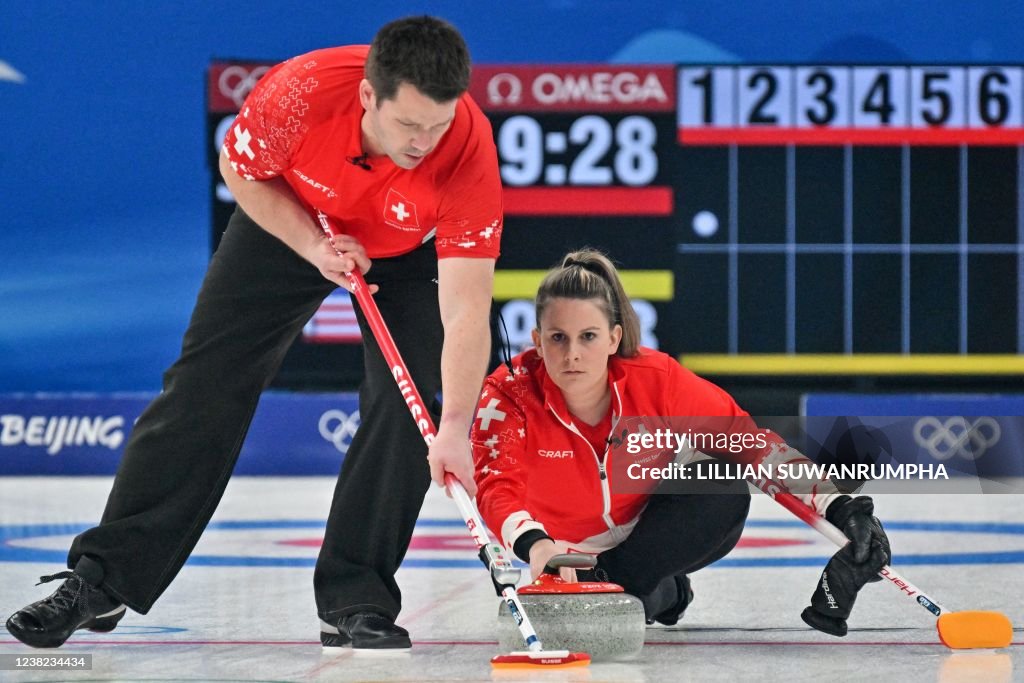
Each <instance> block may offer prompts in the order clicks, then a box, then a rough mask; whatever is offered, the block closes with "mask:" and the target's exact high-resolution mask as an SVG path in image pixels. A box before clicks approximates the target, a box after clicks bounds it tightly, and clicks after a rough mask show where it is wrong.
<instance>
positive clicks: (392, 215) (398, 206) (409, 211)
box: [384, 188, 420, 230]
mask: <svg viewBox="0 0 1024 683" xmlns="http://www.w3.org/2000/svg"><path fill="white" fill-rule="evenodd" d="M384 222H385V223H387V224H388V225H390V226H391V227H393V228H398V229H399V230H419V229H420V219H419V216H417V215H416V205H415V204H414V203H412V202H411V201H409V200H408V199H407V198H406V197H405V196H403V195H402V193H401V192H399V191H398V190H396V189H395V188H391V189H389V190H388V196H387V199H386V200H385V201H384Z"/></svg>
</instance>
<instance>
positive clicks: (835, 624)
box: [800, 496, 892, 637]
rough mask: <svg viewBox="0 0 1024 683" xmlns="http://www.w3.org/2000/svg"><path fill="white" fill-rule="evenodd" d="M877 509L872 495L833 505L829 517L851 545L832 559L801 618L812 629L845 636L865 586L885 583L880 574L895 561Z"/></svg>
mask: <svg viewBox="0 0 1024 683" xmlns="http://www.w3.org/2000/svg"><path fill="white" fill-rule="evenodd" d="M874 510H875V506H874V502H873V501H872V500H871V498H870V497H868V496H860V497H857V498H850V497H849V496H842V497H841V498H837V499H836V500H835V501H834V502H833V503H832V504H831V505H829V507H828V511H827V512H826V513H825V518H826V519H827V520H828V521H830V522H832V524H834V525H836V526H837V527H839V528H840V529H842V530H843V533H844V534H846V536H847V537H848V538H849V539H850V543H847V544H846V545H845V546H844V547H843V548H842V549H840V550H839V552H837V553H836V554H835V555H833V556H832V559H830V560H829V561H828V565H826V566H825V570H824V571H823V572H822V573H821V578H820V579H819V581H818V586H817V588H815V590H814V594H813V595H812V596H811V606H810V607H808V608H806V609H805V610H804V611H803V613H802V614H801V615H800V616H801V618H802V619H803V620H804V622H805V623H806V624H807V625H808V626H811V627H812V628H816V629H818V630H819V631H824V632H825V633H829V634H831V635H834V636H840V637H842V636H845V635H846V631H847V628H846V620H847V618H849V616H850V612H851V611H852V610H853V603H854V602H855V601H856V599H857V593H858V592H859V591H860V589H861V588H863V587H864V585H865V584H867V583H869V582H873V581H880V580H881V578H882V577H880V576H879V575H878V572H879V571H880V570H881V569H882V567H883V566H885V565H887V564H889V562H890V561H891V560H892V551H891V550H890V548H889V539H888V538H887V537H886V535H885V530H884V529H883V528H882V523H881V522H879V521H878V519H877V518H876V517H874V516H873V514H872V513H873V512H874Z"/></svg>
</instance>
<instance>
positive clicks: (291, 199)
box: [7, 17, 502, 649]
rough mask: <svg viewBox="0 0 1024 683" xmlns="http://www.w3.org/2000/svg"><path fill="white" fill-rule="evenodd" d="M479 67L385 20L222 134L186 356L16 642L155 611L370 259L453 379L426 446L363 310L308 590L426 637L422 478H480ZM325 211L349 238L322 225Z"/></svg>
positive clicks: (388, 295)
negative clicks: (267, 402)
mask: <svg viewBox="0 0 1024 683" xmlns="http://www.w3.org/2000/svg"><path fill="white" fill-rule="evenodd" d="M469 72H470V62H469V53H468V50H467V48H466V45H465V42H464V41H463V39H462V37H461V36H460V35H459V33H458V31H457V30H456V29H455V28H453V27H452V26H451V25H449V24H447V23H446V22H444V21H441V20H438V19H435V18H432V17H416V18H408V19H402V20H398V21H395V22H392V23H390V24H388V25H386V26H384V27H383V28H382V29H381V30H380V31H379V32H378V34H377V36H376V37H375V38H374V41H373V44H372V45H370V46H369V47H367V46H352V47H338V48H329V49H325V50H318V51H315V52H311V53H308V54H305V55H301V56H298V57H295V58H293V59H290V60H288V61H286V62H284V63H282V64H280V65H278V66H276V67H274V68H273V69H272V70H270V71H269V72H268V73H267V74H266V75H265V76H264V77H263V79H262V80H261V81H260V82H259V83H258V84H257V86H256V88H255V89H254V90H253V91H252V93H250V95H249V97H248V98H247V100H246V101H245V103H244V104H243V106H242V110H241V111H240V112H239V115H238V118H237V119H236V120H235V122H234V124H233V125H232V126H231V129H230V132H229V133H228V135H227V137H226V139H225V142H224V147H223V149H222V151H221V157H220V169H221V174H222V175H223V176H224V180H225V182H226V183H227V185H228V188H229V189H230V190H231V192H232V193H233V194H234V196H235V198H236V199H237V201H238V208H237V210H236V211H235V213H234V215H233V216H232V218H231V221H230V222H229V224H228V227H227V230H226V231H225V233H224V236H223V239H222V241H221V243H220V247H219V248H218V250H217V252H216V253H215V254H214V256H213V259H212V261H211V263H210V267H209V270H208V271H207V274H206V279H205V280H204V282H203V286H202V289H201V291H200V293H199V298H198V301H197V303H196V307H195V310H194V311H193V314H192V320H191V322H190V324H189V328H188V331H187V332H186V334H185V339H184V343H183V346H182V352H181V356H180V358H179V359H178V360H177V362H175V364H174V365H173V366H172V367H171V368H170V369H169V370H168V371H167V372H166V374H165V375H164V383H163V391H162V393H161V394H160V395H159V396H158V397H157V398H156V399H155V400H154V401H153V403H152V404H151V405H150V406H149V407H148V408H147V409H146V411H145V412H144V413H143V415H142V416H141V417H140V418H139V420H138V422H137V424H136V425H135V428H134V429H133V431H132V434H131V437H130V439H129V441H128V444H127V445H126V448H125V454H124V458H123V460H122V462H121V465H120V468H119V470H118V474H117V478H116V479H115V481H114V486H113V490H112V491H111V494H110V497H109V499H108V501H107V507H106V510H105V511H104V514H103V519H102V521H101V523H100V525H99V526H97V527H95V528H92V529H89V530H88V531H85V532H83V533H82V534H80V535H79V536H78V537H77V538H75V540H74V542H73V544H72V547H71V551H70V553H69V556H68V567H69V568H71V569H73V570H74V571H73V572H61V573H59V574H56V575H54V576H52V577H43V579H44V580H53V579H55V578H63V579H65V581H64V583H63V584H62V585H61V587H60V588H59V589H58V590H57V591H56V592H55V593H54V594H53V595H51V596H50V597H48V598H46V599H44V600H40V601H38V602H35V603H33V604H31V605H29V606H28V607H25V608H24V609H22V610H20V611H18V612H17V613H15V614H14V615H13V616H11V618H10V619H8V621H7V628H8V630H9V631H10V632H11V633H12V634H13V635H14V636H15V637H16V638H18V639H19V640H21V641H22V642H24V643H27V644H29V645H32V646H35V647H57V646H59V645H61V644H62V643H63V642H64V641H65V640H66V639H67V638H68V637H69V636H70V635H71V634H72V633H73V632H74V631H75V630H76V629H80V628H88V629H92V630H99V631H109V630H111V629H113V628H114V627H115V626H116V625H117V622H118V621H119V620H120V619H121V617H123V615H124V613H125V609H126V607H131V608H132V609H133V610H136V611H137V612H140V613H143V614H145V613H146V612H147V611H149V609H150V608H151V607H152V605H153V603H154V602H155V601H156V599H157V598H158V597H159V596H160V594H161V593H162V592H163V591H164V590H165V589H166V588H167V586H168V585H169V584H170V582H171V581H172V580H173V578H174V577H175V576H176V575H177V573H178V571H179V570H180V569H181V567H182V565H183V564H184V563H185V560H186V559H187V558H188V555H189V553H190V552H191V551H192V549H193V547H194V546H195V544H196V542H197V541H198V540H199V537H200V535H201V534H202V531H203V529H204V528H205V527H206V524H207V523H208V521H209V519H210V517H211V515H212V514H213V511H214V509H215V508H216V506H217V503H218V502H219V500H220V498H221V495H222V494H223V492H224V488H225V486H226V484H227V480H228V478H229V476H230V474H231V470H232V468H233V467H234V464H235V461H236V459H237V457H238V453H239V450H240V449H241V445H242V442H243V439H244V437H245V434H246V431H247V429H248V427H249V422H250V419H251V417H252V414H253V411H254V410H255V408H256V404H257V401H258V400H259V397H260V393H261V392H262V391H263V389H264V388H265V387H266V386H267V385H268V384H269V382H270V380H271V378H272V377H273V376H274V374H275V372H276V371H277V369H278V367H279V365H280V363H281V360H282V358H283V357H284V355H285V352H286V351H287V349H288V347H289V346H290V345H291V343H292V341H293V340H294V339H295V337H296V336H297V335H298V334H299V332H300V330H301V329H302V327H303V325H304V324H305V323H306V321H307V320H309V318H310V317H311V316H312V315H313V313H314V312H315V311H316V310H317V308H318V307H319V305H320V303H321V301H323V299H324V298H325V297H326V296H327V295H328V294H330V292H331V291H332V290H334V289H335V288H336V287H337V286H338V285H342V286H346V282H347V281H346V280H345V278H344V273H345V272H347V271H350V270H352V269H354V268H359V270H360V271H362V272H364V273H366V277H367V280H368V281H369V282H370V283H371V290H372V291H374V292H376V295H375V298H376V300H377V304H378V306H379V307H380V309H381V312H382V314H383V316H384V319H385V321H386V322H387V323H388V325H389V327H390V329H391V332H392V334H393V336H394V338H395V341H396V343H397V345H398V348H399V350H400V352H401V353H402V355H403V356H404V358H405V361H406V364H407V365H408V366H409V369H410V372H411V373H412V375H413V377H414V378H415V380H416V382H417V386H418V388H419V391H420V393H421V395H423V396H424V397H425V398H427V400H430V399H431V398H432V397H434V396H436V395H437V393H438V391H441V390H443V395H444V406H443V409H442V410H440V415H439V418H440V421H439V429H438V435H437V438H436V439H435V441H434V442H433V444H432V445H431V446H430V449H429V453H428V452H427V448H426V446H425V445H424V444H423V440H422V437H421V436H420V434H419V431H418V430H417V428H416V426H415V424H414V423H413V421H412V420H411V419H409V415H408V412H407V408H406V405H405V402H404V400H403V398H402V396H401V393H400V392H399V390H398V388H397V387H396V386H395V383H394V381H393V379H392V377H391V372H390V369H389V368H388V367H387V364H386V362H385V361H384V358H383V356H382V354H381V351H380V349H379V347H378V346H377V344H376V342H375V341H374V339H373V336H372V334H371V333H370V331H369V329H368V327H367V325H366V321H365V318H364V317H363V316H362V313H361V312H358V311H357V315H358V317H359V324H360V328H361V329H362V331H363V338H364V358H365V366H366V375H365V378H364V381H363V384H362V386H361V387H360V394H359V399H360V414H361V415H362V418H363V424H362V426H361V427H360V429H359V430H358V433H357V434H356V436H355V438H354V439H353V441H352V445H351V447H350V448H349V450H348V454H347V455H346V458H345V462H344V466H343V467H342V470H341V474H340V475H339V478H338V484H337V488H336V489H335V495H334V502H333V504H332V506H331V510H330V515H329V517H328V520H327V531H326V536H325V539H324V544H323V546H322V548H321V552H320V557H319V559H318V562H317V567H316V573H315V576H314V590H315V593H316V601H317V609H318V612H319V616H320V619H321V642H322V643H323V644H324V646H325V647H337V646H346V645H351V646H353V647H355V648H372V649H380V648H387V649H407V648H409V647H410V641H409V634H408V633H407V632H406V631H405V630H404V629H402V628H401V627H398V626H396V625H395V623H394V621H395V618H396V617H397V615H398V612H399V610H400V609H401V592H400V590H399V588H398V585H397V583H396V582H395V572H396V571H397V569H398V566H399V564H400V563H401V561H402V557H403V556H404V555H405V552H406V550H407V548H408V544H409V540H410V538H411V536H412V531H413V526H414V524H415V521H416V516H417V514H418V512H419V509H420V506H421V504H422V501H423V496H424V495H425V493H426V490H427V487H428V485H429V483H430V480H431V478H433V480H434V481H435V482H436V483H438V484H441V483H442V481H443V477H444V472H446V471H448V472H451V473H452V474H454V475H455V476H456V477H458V479H459V480H460V481H461V482H462V483H463V485H464V486H465V487H466V489H467V490H468V491H469V492H470V494H473V493H475V490H476V486H475V484H474V481H473V465H472V460H471V457H470V446H469V440H468V432H469V427H470V421H471V419H472V416H473V412H474V410H475V407H476V401H477V398H478V396H479V392H480V387H481V384H482V381H483V376H484V372H485V370H486V365H487V360H488V357H489V353H490V344H489V343H488V339H489V335H490V331H489V326H488V314H489V310H490V301H491V291H492V285H493V277H494V260H495V258H496V257H497V255H498V247H499V240H500V237H501V230H502V214H501V187H500V179H499V176H498V168H497V155H496V152H495V149H494V144H493V139H492V134H491V128H490V125H489V123H488V122H487V120H486V118H485V117H484V115H483V114H482V113H481V112H480V110H479V108H477V106H476V105H475V104H474V103H473V101H472V100H471V99H470V98H469V97H468V95H466V94H465V92H466V89H467V88H468V86H469ZM322 221H329V222H330V223H332V224H333V225H334V226H335V227H336V228H337V230H338V231H339V232H340V233H341V235H340V236H338V237H335V238H333V239H328V238H327V237H326V236H325V234H324V233H323V231H322V229H321V227H320V223H321V222H322ZM371 264H372V268H371ZM435 408H436V406H435ZM437 418H438V416H437V415H435V419H437ZM282 455H283V457H287V455H286V454H282ZM425 456H426V457H425ZM256 595H257V596H258V589H257V591H256ZM255 599H258V597H256V598H255Z"/></svg>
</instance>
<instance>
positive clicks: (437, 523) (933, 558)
mask: <svg viewBox="0 0 1024 683" xmlns="http://www.w3.org/2000/svg"><path fill="white" fill-rule="evenodd" d="M417 526H420V527H463V526H465V524H464V523H463V522H462V520H458V519H421V520H419V521H418V522H417ZM90 527H91V525H89V524H8V525H0V562H39V563H49V564H64V563H65V562H66V560H67V551H66V550H54V549H49V548H32V547H26V546H23V545H19V544H18V543H17V542H18V541H19V540H22V541H23V540H28V539H40V538H45V537H48V536H67V535H73V534H79V533H81V532H83V531H85V530H86V529H88V528H90ZM746 527H747V528H748V529H800V528H807V527H806V525H804V523H803V522H800V521H797V520H757V519H750V520H747V523H746ZM207 528H208V529H213V530H219V531H251V530H261V529H263V530H265V529H296V530H299V529H311V530H318V531H323V529H324V523H323V522H322V521H317V520H258V521H242V520H237V521H236V520H225V521H215V522H211V523H210V524H209V526H208V527H207ZM885 528H886V529H888V530H890V531H910V532H922V533H950V534H977V535H988V534H995V535H1004V536H1024V524H1011V523H1004V522H896V521H887V522H885ZM827 560H828V557H827V556H825V555H821V556H808V557H750V558H746V557H725V558H724V559H721V560H719V561H718V562H716V563H715V564H714V566H715V567H820V566H822V565H823V564H824V563H825V562H826V561H827ZM1017 563H1024V549H1021V550H1007V551H970V552H962V553H951V552H936V553H925V554H905V553H898V554H897V557H896V565H897V566H908V565H956V564H1017ZM188 564H190V565H193V566H206V567H312V566H314V565H315V564H316V558H315V557H261V556H250V555H193V556H192V557H190V558H189V559H188ZM402 566H403V567H406V568H430V569H457V568H476V567H479V566H480V562H479V560H477V559H476V558H475V557H467V558H466V559H451V558H447V557H443V558H442V557H438V558H430V557H407V558H406V559H405V561H404V562H403V563H402Z"/></svg>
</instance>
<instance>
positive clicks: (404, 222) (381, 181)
mask: <svg viewBox="0 0 1024 683" xmlns="http://www.w3.org/2000/svg"><path fill="white" fill-rule="evenodd" d="M368 52H369V46H366V45H356V46H347V47H334V48H327V49H323V50H316V51H314V52H310V53H308V54H304V55H299V56H298V57H293V58H292V59H289V60H288V61H286V62H283V63H281V64H278V65H277V66H275V67H273V68H272V69H271V70H270V71H268V72H267V73H266V75H264V76H263V78H261V79H260V81H259V82H258V83H257V84H256V87H255V88H253V90H252V92H251V93H249V96H248V97H247V98H246V100H245V103H244V104H243V105H242V109H241V111H240V112H239V113H238V117H237V118H236V119H235V122H234V123H233V124H232V125H231V128H230V130H229V131H228V133H227V135H226V136H225V138H224V147H223V151H224V153H226V154H227V156H228V159H229V161H230V162H231V167H232V168H233V169H234V170H235V172H236V173H238V175H239V176H241V177H242V178H245V179H246V180H257V181H258V180H267V179H269V178H274V177H278V176H280V177H282V178H284V179H285V180H286V181H287V182H288V184H289V185H290V186H291V188H292V189H293V190H294V191H295V194H296V195H297V196H298V198H299V201H300V202H302V204H303V205H305V206H306V208H307V209H308V210H309V212H310V214H311V216H313V218H314V220H316V216H317V214H318V212H321V211H322V212H323V213H324V214H326V216H327V217H328V218H329V219H330V220H331V222H332V223H333V224H334V225H335V226H336V227H337V228H338V229H339V230H340V231H341V232H343V233H345V234H348V235H352V236H353V237H355V238H356V239H358V240H359V242H360V243H361V244H362V245H363V246H364V247H365V248H366V253H367V255H368V256H369V257H370V258H383V257H388V256H397V255H399V254H405V253H408V252H410V251H412V250H414V249H416V248H417V247H419V246H420V245H421V244H423V243H425V242H427V241H428V240H430V239H431V238H432V237H434V238H435V239H436V249H437V255H438V258H445V257H452V256H468V257H477V258H497V256H498V249H499V243H500V240H501V230H502V208H501V180H500V177H499V175H498V160H497V152H496V151H495V148H494V139H493V136H492V133H491V125H490V122H489V121H488V120H487V118H486V117H485V116H484V114H483V112H481V111H480V108H479V107H477V105H476V104H475V103H474V102H473V100H472V99H470V97H469V95H463V96H462V97H460V98H459V101H458V104H457V106H456V109H455V119H454V121H453V122H452V125H451V127H450V128H449V129H448V131H447V132H446V133H445V135H444V136H443V137H442V138H441V140H440V142H439V143H438V144H437V146H436V147H435V148H434V149H433V150H432V151H431V152H430V153H429V154H428V155H427V156H426V157H425V158H424V159H423V161H421V162H420V164H419V165H418V166H417V167H416V168H414V169H411V170H406V169H402V168H400V167H398V166H396V165H395V164H394V162H392V161H391V159H390V158H388V157H387V156H381V157H370V158H369V159H368V161H369V164H370V166H371V168H370V170H365V169H363V168H361V167H360V166H358V165H355V164H353V163H351V162H349V161H347V159H349V158H352V157H359V156H360V155H362V154H363V148H362V137H361V129H360V121H361V120H362V116H363V107H362V105H361V104H360V102H359V82H360V81H361V80H362V79H363V74H364V65H365V63H366V55H367V53H368Z"/></svg>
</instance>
